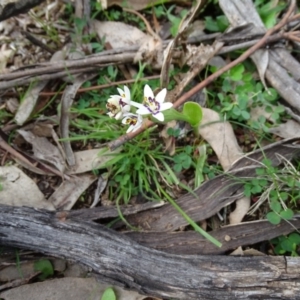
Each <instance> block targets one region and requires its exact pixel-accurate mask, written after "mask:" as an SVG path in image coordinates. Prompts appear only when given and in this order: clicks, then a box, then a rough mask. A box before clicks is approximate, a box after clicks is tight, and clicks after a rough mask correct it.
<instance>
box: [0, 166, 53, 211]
mask: <svg viewBox="0 0 300 300" xmlns="http://www.w3.org/2000/svg"><path fill="white" fill-rule="evenodd" d="M0 184H1V186H2V190H1V191H0V203H1V204H6V205H12V206H29V207H34V208H43V209H47V210H54V206H53V205H52V203H50V202H48V201H46V200H45V197H44V195H43V194H42V192H41V191H40V190H39V188H38V187H37V186H36V184H35V182H34V181H33V180H32V179H30V178H29V177H28V176H27V175H26V174H25V173H23V171H22V170H20V169H19V168H17V167H16V166H7V167H0Z"/></svg>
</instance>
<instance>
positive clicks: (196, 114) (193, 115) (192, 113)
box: [182, 102, 203, 127]
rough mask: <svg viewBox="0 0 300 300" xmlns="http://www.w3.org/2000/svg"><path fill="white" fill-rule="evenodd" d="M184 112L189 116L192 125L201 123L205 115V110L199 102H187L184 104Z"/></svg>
mask: <svg viewBox="0 0 300 300" xmlns="http://www.w3.org/2000/svg"><path fill="white" fill-rule="evenodd" d="M182 113H183V114H184V116H185V117H186V118H187V120H188V121H187V122H189V123H190V124H191V126H192V127H197V126H199V125H200V123H201V121H202V117H203V112H202V108H201V106H200V105H199V104H198V103H195V102H186V103H185V104H184V106H183V110H182Z"/></svg>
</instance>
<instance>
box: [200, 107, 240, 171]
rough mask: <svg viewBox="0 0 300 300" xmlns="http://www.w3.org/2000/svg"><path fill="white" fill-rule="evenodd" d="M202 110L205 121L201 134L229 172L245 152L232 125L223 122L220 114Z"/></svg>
mask: <svg viewBox="0 0 300 300" xmlns="http://www.w3.org/2000/svg"><path fill="white" fill-rule="evenodd" d="M202 110H203V119H202V122H201V125H200V127H199V134H200V135H201V136H202V137H203V138H204V139H205V140H206V141H207V142H208V143H209V144H210V145H211V147H212V148H213V149H214V151H215V153H216V155H217V156H218V158H219V161H220V164H221V165H222V167H223V169H224V171H227V170H228V169H229V168H230V167H231V165H232V164H233V162H235V161H236V160H237V159H240V158H241V157H242V156H243V152H242V150H241V148H240V147H239V145H238V143H237V140H236V137H235V134H234V132H233V129H232V127H231V125H230V123H229V122H224V121H222V120H221V119H220V116H219V114H218V113H217V112H215V111H213V110H211V109H208V108H202Z"/></svg>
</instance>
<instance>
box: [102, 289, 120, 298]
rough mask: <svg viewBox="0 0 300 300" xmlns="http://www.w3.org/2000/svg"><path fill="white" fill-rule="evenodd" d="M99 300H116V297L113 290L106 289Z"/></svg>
mask: <svg viewBox="0 0 300 300" xmlns="http://www.w3.org/2000/svg"><path fill="white" fill-rule="evenodd" d="M101 300H117V296H116V294H115V291H114V290H113V288H111V287H110V288H107V289H106V290H105V291H104V292H103V295H102V297H101Z"/></svg>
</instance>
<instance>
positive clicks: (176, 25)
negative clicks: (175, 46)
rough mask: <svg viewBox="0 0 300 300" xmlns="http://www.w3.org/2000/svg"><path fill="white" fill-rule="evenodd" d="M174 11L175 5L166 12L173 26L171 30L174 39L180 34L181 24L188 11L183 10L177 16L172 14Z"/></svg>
mask: <svg viewBox="0 0 300 300" xmlns="http://www.w3.org/2000/svg"><path fill="white" fill-rule="evenodd" d="M173 9H175V5H172V6H170V8H169V9H168V10H167V11H166V16H167V18H168V19H169V21H170V22H171V24H172V26H171V28H170V32H171V35H172V37H175V36H176V34H177V32H178V29H179V25H180V23H181V21H182V19H183V18H184V17H185V16H186V14H187V13H188V11H187V10H186V9H183V10H181V11H180V13H179V15H175V14H173V13H172V10H173Z"/></svg>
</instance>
